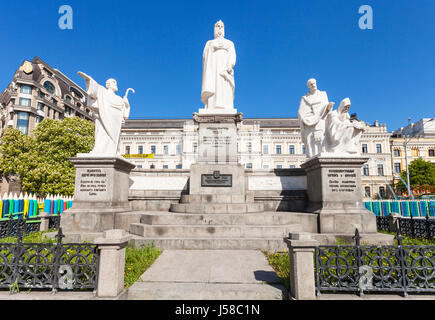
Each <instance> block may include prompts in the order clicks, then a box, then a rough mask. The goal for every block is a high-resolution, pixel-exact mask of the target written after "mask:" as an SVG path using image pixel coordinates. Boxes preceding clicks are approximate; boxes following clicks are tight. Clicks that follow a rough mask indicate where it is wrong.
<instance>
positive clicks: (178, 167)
mask: <svg viewBox="0 0 435 320" xmlns="http://www.w3.org/2000/svg"><path fill="white" fill-rule="evenodd" d="M175 169H183V165H181V164H177V165H176V166H175Z"/></svg>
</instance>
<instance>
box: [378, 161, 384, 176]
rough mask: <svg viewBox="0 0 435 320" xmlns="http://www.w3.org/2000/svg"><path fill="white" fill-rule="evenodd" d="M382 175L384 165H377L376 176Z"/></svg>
mask: <svg viewBox="0 0 435 320" xmlns="http://www.w3.org/2000/svg"><path fill="white" fill-rule="evenodd" d="M383 175H384V165H383V164H378V176H383Z"/></svg>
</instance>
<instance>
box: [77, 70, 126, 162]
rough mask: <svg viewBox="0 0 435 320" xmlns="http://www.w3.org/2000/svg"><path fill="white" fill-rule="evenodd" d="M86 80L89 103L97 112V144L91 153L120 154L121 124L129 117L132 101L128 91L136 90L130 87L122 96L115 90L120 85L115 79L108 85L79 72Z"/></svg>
mask: <svg viewBox="0 0 435 320" xmlns="http://www.w3.org/2000/svg"><path fill="white" fill-rule="evenodd" d="M78 74H79V75H80V76H81V77H83V78H84V79H85V81H86V91H87V93H88V96H89V97H88V105H89V106H90V107H91V110H92V111H93V112H94V114H95V146H94V148H93V149H92V151H91V152H90V153H89V154H90V155H94V156H116V155H119V150H118V147H119V137H120V135H121V125H122V123H123V122H124V121H125V120H127V119H128V116H129V114H130V103H129V101H128V98H127V96H128V93H129V91H132V92H133V93H134V90H133V89H131V88H129V89H127V91H126V92H125V96H124V97H123V98H121V97H120V96H118V95H117V94H115V92H117V91H118V85H117V82H116V80H115V79H108V80H107V81H106V87H103V86H101V85H99V84H98V83H97V82H96V81H95V80H94V79H92V78H91V77H90V76H88V75H87V74H85V73H83V72H78Z"/></svg>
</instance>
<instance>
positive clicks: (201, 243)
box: [130, 236, 288, 252]
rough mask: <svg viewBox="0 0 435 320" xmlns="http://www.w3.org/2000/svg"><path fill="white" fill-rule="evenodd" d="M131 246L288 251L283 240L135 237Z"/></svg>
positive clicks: (131, 241)
mask: <svg viewBox="0 0 435 320" xmlns="http://www.w3.org/2000/svg"><path fill="white" fill-rule="evenodd" d="M130 245H132V246H135V247H143V246H149V245H154V246H155V247H157V248H160V249H176V250H267V251H271V252H284V251H286V250H288V248H287V245H286V244H285V243H284V239H283V238H280V237H278V238H211V237H207V238H175V237H165V238H164V237H154V238H152V237H150V238H145V237H140V236H133V238H132V239H131V240H130Z"/></svg>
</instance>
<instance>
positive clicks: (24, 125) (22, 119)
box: [17, 112, 29, 134]
mask: <svg viewBox="0 0 435 320" xmlns="http://www.w3.org/2000/svg"><path fill="white" fill-rule="evenodd" d="M17 129H18V130H20V131H21V133H22V134H27V133H28V132H29V113H28V112H18V121H17Z"/></svg>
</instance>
